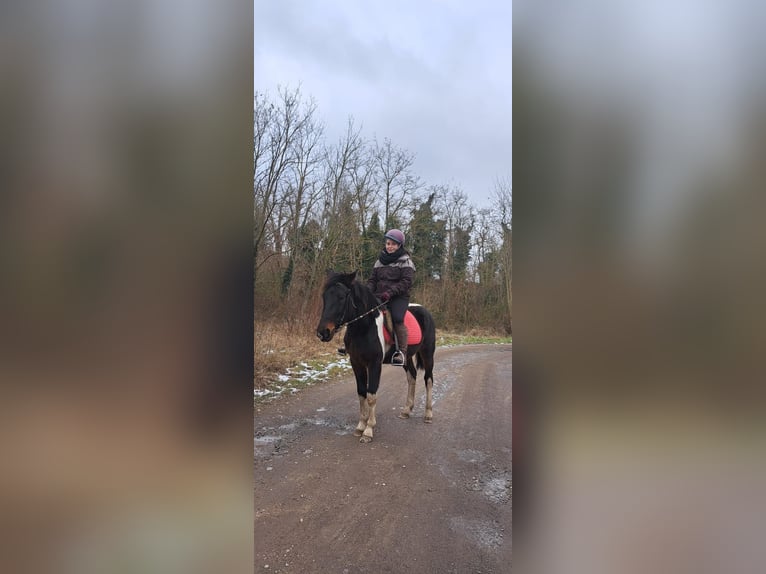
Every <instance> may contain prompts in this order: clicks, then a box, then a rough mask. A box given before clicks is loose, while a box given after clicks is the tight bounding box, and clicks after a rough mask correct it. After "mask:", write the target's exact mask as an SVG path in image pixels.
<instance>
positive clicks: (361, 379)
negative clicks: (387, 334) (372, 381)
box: [351, 364, 370, 436]
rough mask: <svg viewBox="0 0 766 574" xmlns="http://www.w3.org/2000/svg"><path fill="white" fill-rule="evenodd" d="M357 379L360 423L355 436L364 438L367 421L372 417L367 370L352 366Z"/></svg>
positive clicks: (355, 430) (357, 425)
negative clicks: (368, 403) (368, 397)
mask: <svg viewBox="0 0 766 574" xmlns="http://www.w3.org/2000/svg"><path fill="white" fill-rule="evenodd" d="M351 367H352V368H353V369H354V377H356V394H357V395H359V422H358V423H357V424H356V428H355V429H354V436H362V433H363V432H364V429H366V428H367V420H368V419H369V417H370V407H369V406H368V405H367V369H365V368H362V367H357V366H355V365H353V364H352V365H351Z"/></svg>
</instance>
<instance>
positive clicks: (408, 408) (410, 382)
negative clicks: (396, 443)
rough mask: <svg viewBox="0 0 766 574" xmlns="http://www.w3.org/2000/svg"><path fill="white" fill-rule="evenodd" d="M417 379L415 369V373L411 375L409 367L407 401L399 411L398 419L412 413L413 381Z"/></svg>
mask: <svg viewBox="0 0 766 574" xmlns="http://www.w3.org/2000/svg"><path fill="white" fill-rule="evenodd" d="M416 380H417V371H415V375H414V376H413V375H412V373H410V370H409V368H408V369H407V402H406V403H405V405H404V408H403V409H402V412H400V413H399V418H400V419H408V418H410V415H411V414H412V407H414V406H415V382H416Z"/></svg>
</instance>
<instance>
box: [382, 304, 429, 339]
mask: <svg viewBox="0 0 766 574" xmlns="http://www.w3.org/2000/svg"><path fill="white" fill-rule="evenodd" d="M383 312H384V313H387V312H388V311H383ZM404 324H405V325H407V344H408V345H417V344H418V343H420V341H421V340H422V339H423V333H422V332H421V330H420V323H418V320H417V319H415V316H414V315H413V314H412V313H410V312H409V311H407V312H406V313H405V314H404ZM383 338H384V339H385V340H386V343H387V344H388V345H393V344H394V338H393V337H392V336H391V333H389V332H388V329H383Z"/></svg>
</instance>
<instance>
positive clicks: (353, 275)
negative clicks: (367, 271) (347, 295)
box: [351, 269, 359, 281]
mask: <svg viewBox="0 0 766 574" xmlns="http://www.w3.org/2000/svg"><path fill="white" fill-rule="evenodd" d="M357 273H359V270H358V269H355V270H354V272H353V273H352V274H351V280H352V281H353V280H354V279H356V274H357Z"/></svg>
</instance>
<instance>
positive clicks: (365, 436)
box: [359, 393, 378, 442]
mask: <svg viewBox="0 0 766 574" xmlns="http://www.w3.org/2000/svg"><path fill="white" fill-rule="evenodd" d="M377 402H378V397H377V395H375V394H373V393H369V394H368V395H367V406H368V407H369V411H368V413H369V414H368V417H367V426H366V427H365V429H364V432H363V433H362V438H360V439H359V442H370V441H371V440H372V429H374V428H375V425H376V424H377V421H376V420H375V405H376V404H377Z"/></svg>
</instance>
